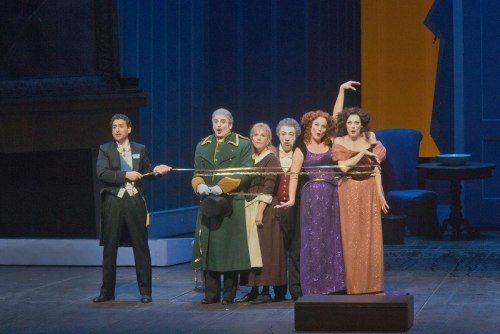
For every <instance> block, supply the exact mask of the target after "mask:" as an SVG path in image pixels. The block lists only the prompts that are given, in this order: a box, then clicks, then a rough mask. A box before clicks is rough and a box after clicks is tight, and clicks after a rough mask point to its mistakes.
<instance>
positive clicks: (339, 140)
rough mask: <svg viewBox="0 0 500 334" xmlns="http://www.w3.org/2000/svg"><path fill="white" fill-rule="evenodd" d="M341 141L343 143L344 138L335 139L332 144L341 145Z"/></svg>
mask: <svg viewBox="0 0 500 334" xmlns="http://www.w3.org/2000/svg"><path fill="white" fill-rule="evenodd" d="M343 141H344V138H342V137H335V138H334V139H333V143H334V144H341V143H342V142H343Z"/></svg>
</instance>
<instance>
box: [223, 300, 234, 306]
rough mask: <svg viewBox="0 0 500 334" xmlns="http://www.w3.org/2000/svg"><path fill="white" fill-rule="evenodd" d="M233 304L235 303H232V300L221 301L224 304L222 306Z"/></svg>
mask: <svg viewBox="0 0 500 334" xmlns="http://www.w3.org/2000/svg"><path fill="white" fill-rule="evenodd" d="M232 303H233V301H232V300H225V299H224V300H222V301H221V304H222V305H229V304H232Z"/></svg>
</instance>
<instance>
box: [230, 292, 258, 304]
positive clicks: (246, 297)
mask: <svg viewBox="0 0 500 334" xmlns="http://www.w3.org/2000/svg"><path fill="white" fill-rule="evenodd" d="M255 298H257V295H252V294H251V293H247V294H246V295H244V296H243V297H241V298H238V299H236V300H235V302H237V303H248V302H250V301H252V300H254V299H255Z"/></svg>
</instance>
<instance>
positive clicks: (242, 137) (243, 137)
mask: <svg viewBox="0 0 500 334" xmlns="http://www.w3.org/2000/svg"><path fill="white" fill-rule="evenodd" d="M236 135H237V136H238V137H240V138H241V139H246V140H248V141H250V138H248V137H245V136H242V135H240V134H239V133H237V134H236Z"/></svg>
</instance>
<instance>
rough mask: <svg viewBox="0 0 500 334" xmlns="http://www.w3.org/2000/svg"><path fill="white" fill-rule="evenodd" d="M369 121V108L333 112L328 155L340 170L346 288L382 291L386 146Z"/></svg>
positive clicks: (352, 290)
mask: <svg viewBox="0 0 500 334" xmlns="http://www.w3.org/2000/svg"><path fill="white" fill-rule="evenodd" d="M344 85H345V84H344ZM341 89H342V88H341ZM339 95H340V93H339ZM337 102H339V101H338V99H337ZM336 107H338V106H337V105H336ZM369 126H370V114H369V113H367V112H365V111H363V110H361V109H359V108H348V109H344V110H343V111H342V112H341V113H339V114H338V115H337V136H336V138H335V139H334V144H333V147H332V152H333V153H332V158H333V160H335V161H337V162H338V164H339V167H340V169H341V170H342V172H344V177H343V178H342V181H341V182H340V185H339V205H340V225H341V230H342V246H343V247H342V249H343V254H344V264H345V271H346V288H347V293H348V294H377V293H383V292H384V251H383V242H382V218H381V212H384V213H386V212H387V210H388V208H389V207H388V205H387V203H386V201H385V197H384V192H383V189H382V180H381V174H380V162H381V161H383V160H384V159H385V148H384V147H383V145H382V143H380V142H379V141H377V139H376V137H375V134H374V133H373V132H371V131H370V127H369Z"/></svg>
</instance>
